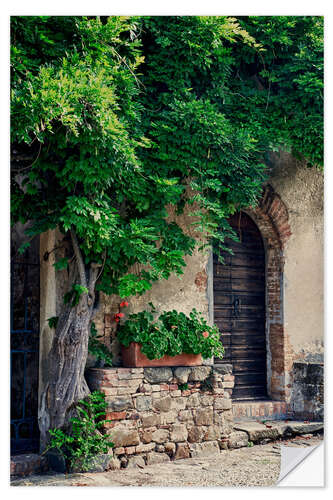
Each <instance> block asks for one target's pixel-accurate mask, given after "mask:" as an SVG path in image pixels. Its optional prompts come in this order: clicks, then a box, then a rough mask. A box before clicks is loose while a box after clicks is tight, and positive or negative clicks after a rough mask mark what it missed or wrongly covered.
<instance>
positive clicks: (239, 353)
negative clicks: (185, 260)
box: [213, 212, 267, 400]
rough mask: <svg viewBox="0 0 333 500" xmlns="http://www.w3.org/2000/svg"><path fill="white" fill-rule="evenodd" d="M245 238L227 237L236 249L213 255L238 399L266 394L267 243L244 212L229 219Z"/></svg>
mask: <svg viewBox="0 0 333 500" xmlns="http://www.w3.org/2000/svg"><path fill="white" fill-rule="evenodd" d="M229 222H230V224H231V226H232V227H233V228H234V229H235V231H236V232H237V234H238V236H239V239H240V241H239V242H235V241H232V240H227V241H226V244H227V246H228V247H229V248H230V249H231V250H232V251H233V254H230V253H228V252H222V254H221V255H222V257H223V258H224V264H222V263H221V262H219V260H218V255H214V256H213V290H214V322H215V323H216V324H217V326H218V327H219V329H220V331H221V339H222V342H223V345H224V348H225V356H224V358H223V359H222V360H219V359H215V363H230V364H232V366H233V375H234V376H235V387H234V389H233V393H232V397H233V399H238V400H246V399H251V400H253V399H264V398H267V370H266V357H267V353H266V333H265V248H264V244H263V239H262V237H261V234H260V231H259V229H258V227H257V226H256V224H255V223H254V222H253V220H252V219H251V218H250V217H249V216H248V215H247V214H246V213H244V212H239V213H237V214H235V215H234V216H233V217H231V218H230V220H229Z"/></svg>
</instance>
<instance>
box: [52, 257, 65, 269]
mask: <svg viewBox="0 0 333 500" xmlns="http://www.w3.org/2000/svg"><path fill="white" fill-rule="evenodd" d="M53 266H54V268H55V269H56V270H57V271H60V270H61V269H66V268H67V266H68V259H67V258H66V257H63V258H62V259H59V260H58V261H57V262H55V263H54V264H53Z"/></svg>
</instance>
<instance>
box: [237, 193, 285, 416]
mask: <svg viewBox="0 0 333 500" xmlns="http://www.w3.org/2000/svg"><path fill="white" fill-rule="evenodd" d="M246 212H247V213H248V214H249V215H250V217H252V219H253V220H254V222H255V223H256V224H257V226H258V228H259V230H260V232H261V235H262V237H263V239H264V241H265V246H266V300H267V303H266V315H267V317H266V321H267V338H268V349H269V352H270V359H271V362H270V366H268V375H269V381H270V384H269V387H268V392H269V395H270V396H271V397H272V398H273V399H277V400H283V401H286V402H289V401H290V395H291V392H290V380H291V378H292V364H293V350H292V347H291V344H290V341H289V338H288V334H287V332H286V330H285V327H284V321H283V268H284V256H283V250H284V247H285V245H286V243H287V241H288V239H289V237H290V236H291V229H290V225H289V222H288V218H289V216H288V209H287V207H286V206H285V204H284V203H283V201H282V200H281V198H280V196H279V195H278V194H277V193H275V191H274V190H273V188H272V187H271V186H270V185H267V186H266V187H265V189H264V193H263V196H262V198H261V200H260V202H259V205H258V206H257V207H256V208H253V209H252V208H251V209H249V210H246ZM258 411H259V410H258ZM259 413H260V411H259ZM258 416H259V415H258Z"/></svg>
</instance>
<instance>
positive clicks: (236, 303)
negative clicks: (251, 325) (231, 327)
mask: <svg viewBox="0 0 333 500" xmlns="http://www.w3.org/2000/svg"><path fill="white" fill-rule="evenodd" d="M232 305H233V306H234V309H233V311H232V315H233V316H234V317H235V318H238V317H239V315H240V299H239V298H238V297H236V298H235V300H234V302H233V304H232Z"/></svg>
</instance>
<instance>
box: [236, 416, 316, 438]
mask: <svg viewBox="0 0 333 500" xmlns="http://www.w3.org/2000/svg"><path fill="white" fill-rule="evenodd" d="M323 430H324V423H323V422H304V421H298V420H290V421H288V420H286V421H283V422H282V421H276V420H270V421H268V420H267V421H265V422H264V423H261V422H253V421H248V422H239V423H235V424H234V431H236V432H246V434H247V435H248V439H249V441H252V442H253V443H259V442H261V441H263V440H266V439H268V440H275V439H281V438H289V437H293V436H297V435H301V434H311V433H313V432H320V431H323Z"/></svg>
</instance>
